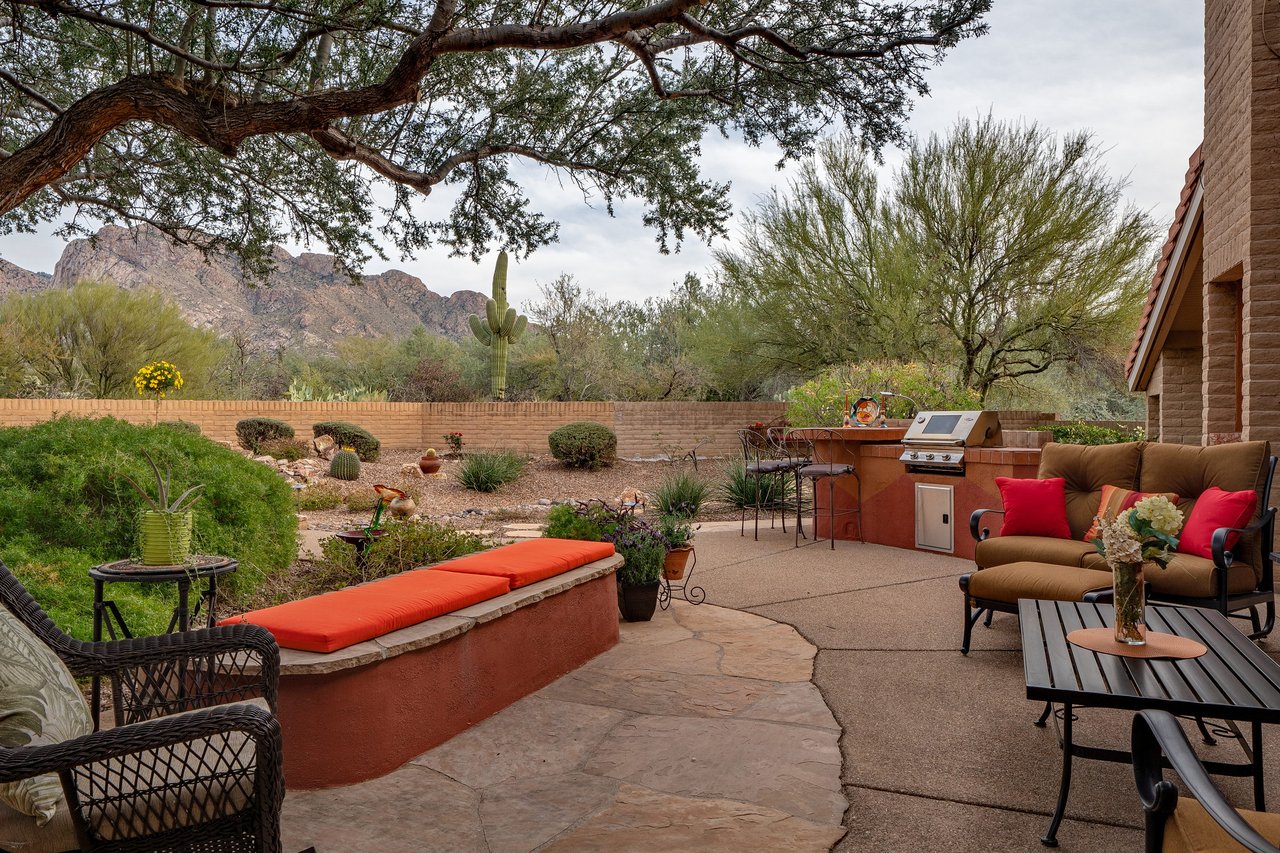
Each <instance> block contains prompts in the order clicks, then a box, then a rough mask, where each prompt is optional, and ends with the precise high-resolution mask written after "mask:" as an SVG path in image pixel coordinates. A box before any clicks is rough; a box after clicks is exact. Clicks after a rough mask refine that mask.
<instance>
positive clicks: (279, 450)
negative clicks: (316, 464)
mask: <svg viewBox="0 0 1280 853" xmlns="http://www.w3.org/2000/svg"><path fill="white" fill-rule="evenodd" d="M262 453H263V454H264V455H266V456H270V457H273V458H275V459H286V460H288V461H289V462H297V461H298V460H299V459H305V458H306V457H308V456H310V455H311V445H310V444H308V443H307V442H305V441H303V440H302V439H300V438H274V439H272V440H271V441H264V442H263V443H262Z"/></svg>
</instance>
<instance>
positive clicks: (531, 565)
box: [431, 538, 613, 589]
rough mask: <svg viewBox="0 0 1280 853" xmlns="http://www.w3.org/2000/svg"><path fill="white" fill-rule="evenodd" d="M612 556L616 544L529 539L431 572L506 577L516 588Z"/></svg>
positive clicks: (470, 556)
mask: <svg viewBox="0 0 1280 853" xmlns="http://www.w3.org/2000/svg"><path fill="white" fill-rule="evenodd" d="M612 556H613V543H612V542H580V541H578V540H576V539H546V538H543V539H526V540H525V541H523V542H516V543H515V544H513V545H505V546H503V547H501V548H493V549H491V550H489V551H481V552H479V553H478V554H468V555H467V556H465V557H459V558H458V559H456V560H449V561H448V562H445V563H440V564H439V565H437V566H433V567H432V569H431V570H432V571H437V572H467V573H468V574H473V575H492V576H494V577H500V578H506V579H507V580H508V581H510V582H511V588H512V589H516V588H518V587H522V586H528V585H529V584H531V583H534V582H535V581H540V580H543V579H545V578H549V577H553V576H555V575H558V574H560V573H561V572H567V571H569V570H570V569H576V568H578V567H579V566H585V565H586V564H587V563H594V562H595V561H596V560H603V559H604V558H606V557H612Z"/></svg>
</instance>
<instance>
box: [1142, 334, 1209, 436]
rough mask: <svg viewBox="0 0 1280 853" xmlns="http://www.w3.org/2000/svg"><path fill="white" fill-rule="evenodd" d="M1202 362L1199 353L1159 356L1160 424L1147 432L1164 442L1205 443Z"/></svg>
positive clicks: (1177, 351) (1188, 351)
mask: <svg viewBox="0 0 1280 853" xmlns="http://www.w3.org/2000/svg"><path fill="white" fill-rule="evenodd" d="M1200 362H1201V352H1200V350H1198V349H1165V350H1164V352H1163V353H1162V354H1161V356H1160V411H1159V421H1158V425H1157V426H1156V428H1155V429H1154V430H1152V429H1151V428H1150V427H1148V432H1149V433H1153V434H1156V435H1159V436H1160V440H1161V441H1168V442H1172V443H1175V444H1201V443H1202V441H1201V437H1202V436H1203V434H1204V428H1203V422H1202V417H1201V403H1200V373H1201V368H1200Z"/></svg>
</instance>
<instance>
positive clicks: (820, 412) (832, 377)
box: [787, 361, 982, 427]
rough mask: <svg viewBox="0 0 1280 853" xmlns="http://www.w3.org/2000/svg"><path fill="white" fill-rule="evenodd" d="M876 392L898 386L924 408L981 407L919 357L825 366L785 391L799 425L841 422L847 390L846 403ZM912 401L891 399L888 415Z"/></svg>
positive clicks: (903, 412)
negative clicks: (904, 359) (922, 362)
mask: <svg viewBox="0 0 1280 853" xmlns="http://www.w3.org/2000/svg"><path fill="white" fill-rule="evenodd" d="M879 391H896V392H897V393H899V394H905V395H907V396H908V397H910V398H912V399H913V400H915V401H916V402H917V403H919V404H920V407H921V408H923V409H981V408H982V405H981V403H980V401H979V400H978V396H977V394H975V393H974V392H973V391H969V390H967V389H962V388H961V389H958V388H956V387H955V385H954V384H953V383H952V379H951V373H950V371H949V370H948V369H947V368H946V367H945V366H943V365H937V364H920V363H918V362H898V361H864V362H860V363H858V364H841V365H835V366H833V367H829V368H827V369H826V370H824V371H823V372H822V373H821V374H819V375H818V376H817V377H815V378H814V379H811V380H809V381H808V382H805V383H804V384H803V385H797V386H796V387H795V388H792V389H791V390H790V391H788V392H787V421H788V422H789V423H792V424H796V425H798V426H832V427H834V426H840V424H841V422H842V421H843V420H844V413H843V409H844V400H845V395H846V394H848V395H851V396H850V402H851V403H852V402H853V400H854V399H856V398H858V397H862V396H873V395H875V394H877V392H879ZM910 405H911V404H910V403H908V402H907V401H905V400H897V399H893V398H889V399H888V400H887V401H886V406H887V411H886V413H885V414H886V415H887V416H888V417H891V418H904V417H907V416H908V415H910V413H911V412H910Z"/></svg>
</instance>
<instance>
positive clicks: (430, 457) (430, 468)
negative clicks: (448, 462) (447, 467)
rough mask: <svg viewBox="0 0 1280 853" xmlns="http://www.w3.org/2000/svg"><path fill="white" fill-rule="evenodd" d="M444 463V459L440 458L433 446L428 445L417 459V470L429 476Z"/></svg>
mask: <svg viewBox="0 0 1280 853" xmlns="http://www.w3.org/2000/svg"><path fill="white" fill-rule="evenodd" d="M443 464H444V460H443V459H441V458H440V454H438V453H436V449H435V448H434V447H428V448H427V452H426V453H424V454H422V457H421V458H420V459H419V460H418V470H420V471H421V472H422V473H423V474H426V475H427V476H430V475H432V474H434V473H436V472H437V471H439V470H440V466H441V465H443Z"/></svg>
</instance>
